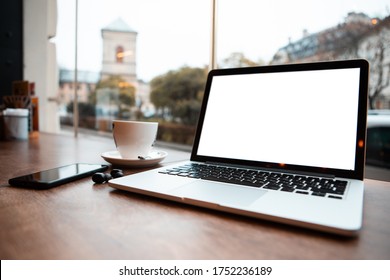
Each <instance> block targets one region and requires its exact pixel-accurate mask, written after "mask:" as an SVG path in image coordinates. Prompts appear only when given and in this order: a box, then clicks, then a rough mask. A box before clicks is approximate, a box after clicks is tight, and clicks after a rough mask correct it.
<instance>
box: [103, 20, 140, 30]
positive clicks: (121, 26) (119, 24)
mask: <svg viewBox="0 0 390 280" xmlns="http://www.w3.org/2000/svg"><path fill="white" fill-rule="evenodd" d="M102 31H115V32H129V33H136V31H135V30H134V29H132V28H130V26H129V25H128V24H127V23H126V22H125V21H124V20H123V19H121V18H117V19H116V20H114V21H113V22H111V23H110V24H109V25H107V26H106V27H104V28H103V29H102Z"/></svg>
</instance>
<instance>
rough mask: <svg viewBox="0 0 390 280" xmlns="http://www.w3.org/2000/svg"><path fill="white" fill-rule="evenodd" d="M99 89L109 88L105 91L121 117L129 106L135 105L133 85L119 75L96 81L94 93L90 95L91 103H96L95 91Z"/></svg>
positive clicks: (128, 109)
mask: <svg viewBox="0 0 390 280" xmlns="http://www.w3.org/2000/svg"><path fill="white" fill-rule="evenodd" d="M99 89H111V91H107V92H108V93H109V94H110V96H109V100H111V101H112V102H114V103H115V104H116V106H117V108H118V117H119V118H121V117H123V116H124V113H125V112H129V111H130V108H131V107H132V106H134V105H135V87H134V86H133V85H132V84H130V83H128V82H126V80H124V79H123V78H122V77H121V76H119V75H112V76H109V77H108V78H107V79H104V80H100V81H99V82H98V83H97V85H96V89H95V94H94V95H93V97H91V98H92V100H91V101H92V103H93V104H96V93H97V92H98V90H99ZM118 93H119V94H118Z"/></svg>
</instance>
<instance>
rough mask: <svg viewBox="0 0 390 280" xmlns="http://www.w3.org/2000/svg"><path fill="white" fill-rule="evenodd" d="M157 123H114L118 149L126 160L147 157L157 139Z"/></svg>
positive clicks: (117, 121) (113, 129) (116, 121)
mask: <svg viewBox="0 0 390 280" xmlns="http://www.w3.org/2000/svg"><path fill="white" fill-rule="evenodd" d="M157 128H158V123H157V122H138V121H121V120H114V121H113V122H112V133H113V137H114V141H115V145H116V148H117V150H118V152H119V154H120V155H121V157H122V158H124V159H137V158H138V157H147V156H148V154H149V153H150V151H151V149H152V147H153V144H154V142H155V141H156V137H157Z"/></svg>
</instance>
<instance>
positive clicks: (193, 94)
mask: <svg viewBox="0 0 390 280" xmlns="http://www.w3.org/2000/svg"><path fill="white" fill-rule="evenodd" d="M75 3H76V1H69V0H58V24H57V36H56V38H55V40H56V44H57V57H58V65H59V86H58V96H59V98H58V100H59V103H60V104H59V105H60V114H59V115H60V116H61V125H62V127H67V126H70V125H72V124H73V110H74V106H73V100H74V96H75V95H74V92H75V88H76V87H75V86H74V78H75V58H76V57H77V80H78V81H77V83H78V87H77V96H78V111H79V121H78V125H79V126H80V127H81V128H83V129H88V130H89V131H103V132H108V133H110V131H111V122H112V120H113V119H132V120H153V121H158V122H159V124H160V125H159V131H158V140H162V141H166V142H173V143H176V144H177V143H179V144H185V145H190V144H192V141H193V136H194V132H195V125H196V122H197V119H198V115H199V111H200V104H201V100H202V97H203V90H204V83H205V80H206V75H207V71H208V64H209V57H210V42H211V41H210V34H211V32H210V27H211V18H212V17H211V15H212V13H211V7H212V5H211V3H212V0H200V1H199V0H186V1H182V0H164V1H161V0H148V1H144V0H100V1H94V0H78V11H79V12H78V27H77V32H78V42H77V56H76V53H75V47H74V46H75V23H76V20H75V10H76V6H75ZM216 12H217V13H216V14H217V17H216V19H217V25H216V26H217V28H216V32H215V34H216V35H215V36H216V37H215V42H216V44H215V53H216V60H217V61H216V62H217V67H219V68H226V67H245V66H252V65H268V64H285V63H296V62H310V61H323V60H338V59H350V58H364V59H367V60H368V61H369V62H370V83H369V84H370V86H369V95H370V98H369V109H370V111H371V110H375V111H376V112H380V114H382V113H383V112H386V110H390V48H389V47H388V46H389V44H390V5H389V4H388V1H387V0H371V1H366V0H327V1H311V0H296V1H286V0H273V1H258V0H240V1H233V0H217V9H216ZM369 121H370V120H369ZM385 126H390V123H388V122H387V123H386V124H385Z"/></svg>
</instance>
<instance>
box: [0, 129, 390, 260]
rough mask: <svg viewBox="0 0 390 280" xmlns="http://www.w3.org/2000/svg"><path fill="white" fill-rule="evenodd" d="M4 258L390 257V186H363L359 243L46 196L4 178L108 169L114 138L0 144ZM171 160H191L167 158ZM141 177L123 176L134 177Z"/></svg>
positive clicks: (226, 217)
mask: <svg viewBox="0 0 390 280" xmlns="http://www.w3.org/2000/svg"><path fill="white" fill-rule="evenodd" d="M0 147H1V148H0V166H1V172H2V175H1V179H0V258H1V259H390V183H388V182H381V181H375V180H366V181H365V183H366V190H365V208H364V226H363V230H362V231H361V233H360V235H359V236H358V237H357V238H344V237H338V236H334V235H330V234H325V233H320V232H316V231H311V230H306V229H301V228H296V227H291V226H286V225H281V224H276V223H272V222H266V221H262V220H255V219H252V218H246V217H242V216H237V215H231V214H225V213H220V212H217V211H212V210H207V209H202V208H197V207H192V206H188V205H182V204H179V203H175V202H170V201H165V200H160V199H156V198H151V197H147V196H142V195H137V194H132V193H127V192H122V191H119V190H115V189H113V188H110V187H109V186H107V184H102V185H94V184H93V182H92V181H91V178H85V179H81V180H78V181H76V182H73V183H69V184H66V185H63V186H60V187H57V188H54V189H49V190H41V191H36V190H30V189H20V188H15V187H11V186H9V185H8V183H7V182H8V179H9V178H11V177H14V176H18V175H23V174H26V173H30V172H35V171H39V170H44V169H50V168H53V167H56V166H60V165H65V164H70V163H74V162H90V163H104V161H103V159H102V158H101V157H100V154H101V153H102V152H105V151H108V150H112V149H114V144H113V142H112V141H111V140H110V139H106V138H103V137H93V136H82V137H79V138H78V139H75V138H74V137H72V136H69V135H55V134H44V133H41V134H40V135H39V137H37V138H34V139H30V140H29V141H16V142H0ZM168 152H169V153H170V156H168V157H167V158H166V159H165V162H169V161H174V160H179V159H185V158H188V157H189V153H188V152H178V151H173V150H169V149H168ZM138 171H140V170H134V169H133V170H131V169H126V170H125V173H126V174H130V173H133V172H138Z"/></svg>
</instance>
